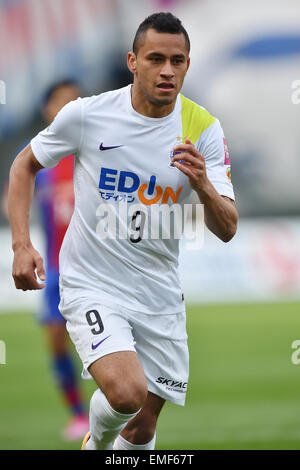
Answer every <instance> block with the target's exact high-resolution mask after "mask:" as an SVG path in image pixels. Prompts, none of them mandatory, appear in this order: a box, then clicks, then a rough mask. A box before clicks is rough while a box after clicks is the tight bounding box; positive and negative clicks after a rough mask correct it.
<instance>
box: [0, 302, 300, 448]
mask: <svg viewBox="0 0 300 470" xmlns="http://www.w3.org/2000/svg"><path fill="white" fill-rule="evenodd" d="M188 333H189V344H190V383H189V389H188V395H187V401H186V406H185V407H184V408H183V407H179V406H175V405H172V404H166V406H165V408H164V409H163V411H162V414H161V417H160V422H159V426H158V430H157V447H156V448H157V449H300V365H294V364H292V362H291V355H292V352H293V349H292V348H291V344H292V342H293V341H294V340H295V339H300V304H299V303H285V304H253V305H226V306H225V305H220V306H199V307H190V308H188ZM0 340H3V341H5V343H6V359H7V363H6V364H5V365H1V364H0V449H78V448H79V447H80V443H79V442H75V443H72V444H69V443H65V442H63V441H62V440H61V439H60V436H59V433H60V430H61V428H62V427H63V426H64V425H65V424H66V422H67V420H68V412H67V410H66V409H65V407H64V405H63V403H62V401H61V397H60V395H59V394H58V392H57V390H56V389H55V388H54V386H53V383H52V377H51V374H50V370H49V367H48V357H47V353H46V350H45V346H44V338H43V335H42V332H41V330H40V328H39V327H38V326H37V325H36V323H35V320H34V318H33V317H32V315H30V314H25V313H23V314H21V313H16V314H9V315H8V314H3V315H0ZM83 386H84V390H85V393H86V396H87V398H89V397H90V396H91V394H92V392H93V390H94V385H93V383H92V382H85V381H83Z"/></svg>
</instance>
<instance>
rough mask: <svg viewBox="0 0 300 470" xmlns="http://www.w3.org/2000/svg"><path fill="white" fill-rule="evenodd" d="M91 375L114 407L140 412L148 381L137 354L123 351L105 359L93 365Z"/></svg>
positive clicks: (109, 355) (90, 368)
mask: <svg viewBox="0 0 300 470" xmlns="http://www.w3.org/2000/svg"><path fill="white" fill-rule="evenodd" d="M89 372H90V374H91V375H92V377H93V378H94V380H95V382H96V383H97V385H98V386H99V387H100V389H101V390H102V392H103V393H104V394H105V395H106V397H107V398H108V400H109V402H110V403H111V404H112V406H113V408H115V409H119V410H120V409H127V410H128V409H129V408H132V409H134V411H136V410H137V409H139V408H141V407H142V406H143V404H144V402H145V400H146V398H147V381H146V378H145V375H144V371H143V367H142V364H141V362H140V360H139V358H138V356H137V354H136V352H134V351H119V352H115V353H111V354H108V355H106V356H103V357H101V358H99V359H98V360H97V361H95V362H93V363H92V364H91V366H90V367H89ZM127 412H129V411H127Z"/></svg>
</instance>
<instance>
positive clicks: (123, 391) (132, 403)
mask: <svg viewBox="0 0 300 470" xmlns="http://www.w3.org/2000/svg"><path fill="white" fill-rule="evenodd" d="M147 393H148V391H147V387H146V386H145V385H144V384H142V383H136V384H126V385H124V384H123V385H121V386H119V387H116V388H115V390H114V391H113V393H112V394H111V396H110V397H109V398H110V400H109V401H110V404H111V406H112V407H113V409H114V410H115V411H118V412H119V413H124V414H132V413H136V412H137V411H138V410H139V409H140V408H142V406H143V405H144V403H145V401H146V398H147Z"/></svg>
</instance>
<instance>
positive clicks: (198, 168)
mask: <svg viewBox="0 0 300 470" xmlns="http://www.w3.org/2000/svg"><path fill="white" fill-rule="evenodd" d="M174 152H180V153H177V154H176V155H174V157H173V163H174V166H176V168H178V170H180V171H182V173H184V174H185V175H186V176H187V177H188V180H189V183H190V185H191V187H192V188H193V189H194V190H195V191H201V190H202V189H204V188H205V187H206V186H207V185H208V184H209V180H208V178H207V174H206V166H205V160H204V157H203V156H202V155H201V153H200V152H198V150H197V149H196V147H195V146H194V144H192V142H191V141H190V139H185V144H179V145H176V147H174ZM179 160H183V161H184V162H185V163H180V162H179Z"/></svg>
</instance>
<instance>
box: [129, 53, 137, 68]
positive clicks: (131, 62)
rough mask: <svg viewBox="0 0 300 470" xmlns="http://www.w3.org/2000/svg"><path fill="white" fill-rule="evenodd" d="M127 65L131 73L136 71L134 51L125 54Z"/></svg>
mask: <svg viewBox="0 0 300 470" xmlns="http://www.w3.org/2000/svg"><path fill="white" fill-rule="evenodd" d="M127 66H128V68H129V70H130V72H131V73H135V72H136V55H135V53H134V52H128V54H127Z"/></svg>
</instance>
